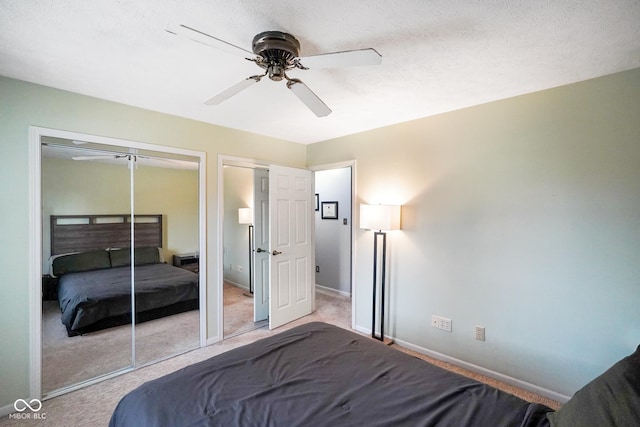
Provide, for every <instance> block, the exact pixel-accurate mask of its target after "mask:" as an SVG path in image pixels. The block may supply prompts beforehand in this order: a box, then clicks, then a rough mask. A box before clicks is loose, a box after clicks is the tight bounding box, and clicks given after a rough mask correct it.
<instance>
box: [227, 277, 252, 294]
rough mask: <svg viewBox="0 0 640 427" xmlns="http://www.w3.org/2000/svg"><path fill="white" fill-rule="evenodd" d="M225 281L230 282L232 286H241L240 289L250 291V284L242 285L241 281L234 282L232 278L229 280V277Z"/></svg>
mask: <svg viewBox="0 0 640 427" xmlns="http://www.w3.org/2000/svg"><path fill="white" fill-rule="evenodd" d="M224 281H225V282H226V283H228V284H230V285H232V286H235V287H236V288H240V289H242V290H245V291H247V292H249V287H248V286H246V285H242V284H240V283H238V282H234V281H232V280H228V279H224Z"/></svg>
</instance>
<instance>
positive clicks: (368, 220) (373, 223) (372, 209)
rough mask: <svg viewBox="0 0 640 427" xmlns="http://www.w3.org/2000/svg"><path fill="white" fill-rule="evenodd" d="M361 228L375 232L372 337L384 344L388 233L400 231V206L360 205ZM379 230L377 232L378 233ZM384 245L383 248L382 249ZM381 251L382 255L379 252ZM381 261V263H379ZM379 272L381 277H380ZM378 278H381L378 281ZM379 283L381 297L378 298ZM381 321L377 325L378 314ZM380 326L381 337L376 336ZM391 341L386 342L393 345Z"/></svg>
mask: <svg viewBox="0 0 640 427" xmlns="http://www.w3.org/2000/svg"><path fill="white" fill-rule="evenodd" d="M360 228H362V229H365V230H373V231H374V233H373V306H372V312H371V337H372V338H375V339H377V340H380V341H382V342H385V338H384V309H385V284H386V275H387V233H386V232H387V231H391V230H399V229H400V206H397V205H364V204H363V205H360ZM376 230H377V231H376ZM380 244H382V248H380ZM379 249H381V254H380V255H379V254H378V250H379ZM379 260H380V262H378V261H379ZM378 272H379V275H378ZM378 277H379V278H380V279H379V280H378ZM378 282H380V295H379V297H378V295H377V290H378ZM378 311H379V312H380V319H379V323H378V325H376V312H378ZM376 326H379V329H380V335H377V334H376ZM391 342H392V341H391V340H388V339H387V341H386V342H385V343H386V344H391Z"/></svg>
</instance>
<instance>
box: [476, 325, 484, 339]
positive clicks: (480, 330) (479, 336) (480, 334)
mask: <svg viewBox="0 0 640 427" xmlns="http://www.w3.org/2000/svg"><path fill="white" fill-rule="evenodd" d="M476 339H477V340H479V341H484V326H476Z"/></svg>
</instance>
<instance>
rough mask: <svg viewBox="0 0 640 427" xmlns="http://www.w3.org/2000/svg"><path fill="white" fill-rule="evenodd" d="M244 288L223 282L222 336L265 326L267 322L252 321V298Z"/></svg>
mask: <svg viewBox="0 0 640 427" xmlns="http://www.w3.org/2000/svg"><path fill="white" fill-rule="evenodd" d="M247 295H250V294H249V293H248V292H247V291H246V290H245V289H242V288H239V287H237V286H233V285H231V284H229V283H226V282H225V283H224V313H223V317H224V337H225V338H230V337H232V336H234V335H237V334H242V333H244V332H248V331H251V330H253V329H257V328H262V327H266V326H267V325H268V322H267V321H266V320H265V321H262V322H257V323H255V322H254V321H253V298H252V297H249V296H247Z"/></svg>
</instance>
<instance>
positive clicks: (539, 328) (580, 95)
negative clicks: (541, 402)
mask: <svg viewBox="0 0 640 427" xmlns="http://www.w3.org/2000/svg"><path fill="white" fill-rule="evenodd" d="M390 108H392V106H390ZM307 156H308V164H309V165H320V164H327V163H333V162H339V161H345V160H352V159H355V160H356V161H357V181H356V182H357V191H358V203H399V204H402V205H403V216H402V224H403V229H402V230H401V231H398V232H392V233H391V235H390V238H389V240H390V252H391V255H390V258H391V259H390V266H391V273H390V294H391V295H390V301H391V302H390V304H391V310H390V318H391V329H390V333H391V335H393V336H395V337H397V338H398V339H400V340H402V341H406V342H409V343H412V344H414V345H417V346H420V347H422V348H424V349H430V350H433V351H437V352H440V353H443V354H445V355H448V356H451V357H455V358H458V359H460V360H463V361H467V362H470V363H473V364H476V365H479V366H481V367H484V368H488V369H491V370H494V371H497V372H500V373H502V374H506V375H509V376H511V377H514V378H517V379H520V380H523V381H526V382H529V383H531V384H535V385H537V386H540V387H543V388H547V389H550V390H552V391H555V392H558V393H561V394H565V395H570V394H572V393H573V392H574V391H576V389H577V388H579V387H580V386H582V385H583V384H585V383H586V382H587V381H589V380H590V379H592V378H593V377H595V376H596V375H598V374H600V373H601V372H602V371H604V370H605V369H606V368H607V367H609V366H610V365H611V364H612V363H613V362H615V361H616V360H618V359H619V358H621V357H622V356H625V355H627V354H629V353H631V352H632V351H633V350H634V349H635V347H636V346H637V345H638V344H639V343H640V309H639V307H640V69H639V70H633V71H629V72H625V73H621V74H616V75H612V76H608V77H603V78H599V79H595V80H591V81H586V82H582V83H578V84H573V85H570V86H565V87H560V88H556V89H552V90H547V91H543V92H539V93H534V94H530V95H525V96H520V97H517V98H512V99H508V100H503V101H499V102H493V103H490V104H486V105H480V106H477V107H473V108H468V109H464V110H461V111H456V112H452V113H447V114H442V115H439V116H434V117H429V118H424V119H421V120H416V121H412V122H408V123H404V124H399V125H395V126H390V127H386V128H382V129H378V130H374V131H370V132H364V133H360V134H356V135H352V136H348V137H344V138H339V139H336V140H331V141H325V142H320V143H316V144H313V145H311V146H309V147H308V152H307ZM358 211H359V210H358V209H357V208H356V209H355V212H356V214H357V213H358ZM354 221H355V223H356V224H357V222H358V218H354ZM357 248H358V250H357V259H356V261H355V268H356V283H355V286H356V293H357V295H358V296H359V298H358V299H357V307H356V322H357V325H358V326H359V327H361V328H363V329H367V328H370V313H371V307H370V304H371V301H370V297H369V296H370V295H371V281H372V266H371V257H372V237H371V235H370V234H369V233H366V232H364V231H362V230H358V231H357ZM432 314H436V315H441V316H444V317H448V318H450V319H452V321H453V332H452V333H447V332H443V331H440V330H437V329H434V328H432V327H431V326H430V316H431V315H432ZM475 325H482V326H485V327H486V337H487V340H486V342H480V341H476V340H474V326H475Z"/></svg>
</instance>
